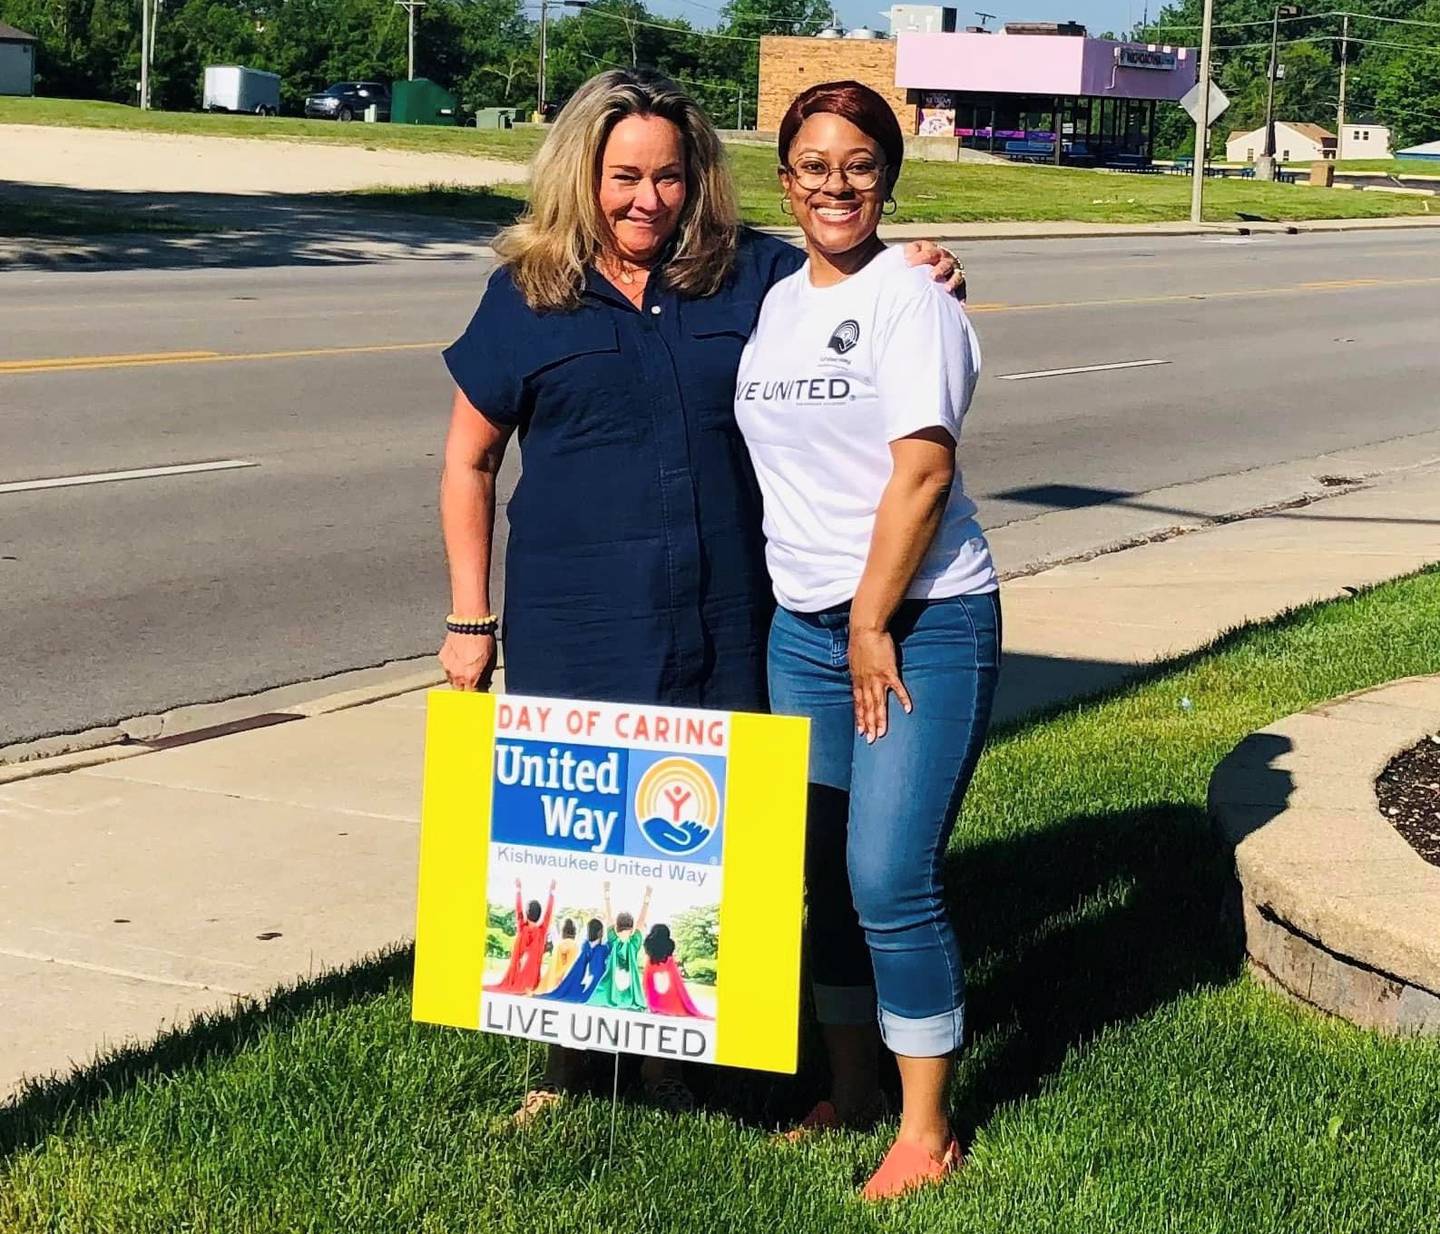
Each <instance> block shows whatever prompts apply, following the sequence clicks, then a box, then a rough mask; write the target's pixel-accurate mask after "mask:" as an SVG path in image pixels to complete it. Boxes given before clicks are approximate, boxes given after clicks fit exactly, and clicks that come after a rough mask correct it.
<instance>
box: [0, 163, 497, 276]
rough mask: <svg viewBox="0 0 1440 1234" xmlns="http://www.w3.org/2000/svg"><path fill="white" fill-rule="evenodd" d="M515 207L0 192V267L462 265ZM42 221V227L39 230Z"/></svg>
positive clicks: (426, 195)
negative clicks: (398, 261)
mask: <svg viewBox="0 0 1440 1234" xmlns="http://www.w3.org/2000/svg"><path fill="white" fill-rule="evenodd" d="M521 205H522V203H521V202H520V200H519V199H518V198H516V197H513V196H509V195H507V194H505V193H504V192H500V191H491V190H488V189H484V188H475V189H457V188H446V187H437V188H434V189H424V190H416V191H414V192H410V191H406V190H386V191H374V192H358V193H312V194H306V195H284V194H267V193H256V194H250V195H244V194H225V193H160V192H138V191H136V192H129V191H121V190H87V189H70V188H58V187H54V186H49V185H32V184H20V183H12V182H6V183H3V184H0V250H5V249H9V250H10V253H11V255H10V256H8V257H7V256H4V255H3V254H0V268H7V267H9V266H13V267H21V268H31V269H64V270H87V269H91V270H102V269H115V268H127V267H143V268H145V269H153V270H169V269H184V268H190V267H197V266H203V267H216V266H218V267H227V268H247V269H248V268H257V267H269V266H337V265H363V264H368V263H372V262H377V261H386V260H393V259H395V258H406V259H410V260H416V259H418V260H429V261H457V260H468V259H472V258H473V257H474V256H475V255H476V253H477V251H478V250H479V248H480V246H482V245H484V244H486V243H488V241H489V240H490V239H492V238H493V236H494V234H495V232H496V231H497V230H498V229H499V227H500V226H501V225H503V224H505V223H508V222H510V221H512V219H513V218H514V217H515V215H516V214H517V213H518V212H519V210H520V208H521ZM41 220H44V221H43V222H42V221H41Z"/></svg>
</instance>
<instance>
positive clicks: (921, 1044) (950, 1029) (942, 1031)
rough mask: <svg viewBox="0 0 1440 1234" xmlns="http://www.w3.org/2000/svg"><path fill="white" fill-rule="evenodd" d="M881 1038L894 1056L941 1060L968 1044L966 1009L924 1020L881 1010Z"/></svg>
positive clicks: (942, 1013) (927, 1017)
mask: <svg viewBox="0 0 1440 1234" xmlns="http://www.w3.org/2000/svg"><path fill="white" fill-rule="evenodd" d="M880 1036H881V1037H882V1038H883V1039H884V1041H885V1047H886V1049H888V1050H889V1051H890V1052H891V1053H892V1054H901V1055H904V1056H905V1057H906V1058H940V1057H942V1056H943V1055H946V1054H953V1053H955V1052H956V1051H957V1050H959V1049H960V1047H961V1046H962V1045H964V1044H965V1008H964V1007H963V1006H960V1007H956V1008H955V1010H954V1011H942V1012H941V1013H940V1014H939V1015H932V1016H926V1017H925V1018H924V1019H921V1020H911V1019H907V1018H906V1017H905V1016H899V1015H896V1014H895V1013H894V1012H893V1011H886V1010H885V1009H884V1008H883V1007H882V1008H880Z"/></svg>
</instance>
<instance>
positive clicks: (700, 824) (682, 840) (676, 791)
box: [635, 757, 720, 857]
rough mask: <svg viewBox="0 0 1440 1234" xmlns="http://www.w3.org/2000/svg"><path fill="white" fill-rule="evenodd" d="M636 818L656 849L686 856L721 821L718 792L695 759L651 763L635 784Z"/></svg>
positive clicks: (650, 843) (647, 839)
mask: <svg viewBox="0 0 1440 1234" xmlns="http://www.w3.org/2000/svg"><path fill="white" fill-rule="evenodd" d="M635 819H636V822H637V825H638V827H639V830H640V834H641V835H642V836H644V837H645V842H646V843H647V844H649V845H650V847H651V848H653V849H655V850H656V852H660V853H664V854H666V855H667V856H670V857H686V856H689V855H690V854H691V853H695V852H698V851H699V850H700V849H702V848H704V847H705V845H706V844H708V843H709V842H710V838H711V836H713V835H714V834H715V828H716V826H717V825H718V824H719V822H720V792H719V790H718V789H717V788H716V787H715V780H714V778H713V777H712V776H711V775H710V773H709V772H708V771H706V770H705V768H704V767H702V766H701V765H700V764H699V763H697V762H696V761H695V760H694V759H689V758H679V757H670V758H662V759H660V760H659V761H658V762H655V763H652V764H651V765H650V767H649V768H647V769H646V771H645V774H644V775H642V776H641V777H640V782H639V783H638V784H637V785H636V786H635Z"/></svg>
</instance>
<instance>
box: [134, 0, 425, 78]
mask: <svg viewBox="0 0 1440 1234" xmlns="http://www.w3.org/2000/svg"><path fill="white" fill-rule="evenodd" d="M156 2H157V3H158V2H159V0H156ZM426 2H427V0H395V3H396V4H397V5H399V6H400V7H401V8H402V9H404V10H405V12H406V13H407V14H408V16H409V19H410V58H409V65H410V67H409V69H408V71H407V72H408V78H409V80H410V81H414V80H415V10H416V9H423V8H424V7H425V5H426Z"/></svg>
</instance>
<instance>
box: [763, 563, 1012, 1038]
mask: <svg viewBox="0 0 1440 1234" xmlns="http://www.w3.org/2000/svg"><path fill="white" fill-rule="evenodd" d="M890 632H891V635H892V636H893V637H894V639H895V647H896V652H897V657H898V660H899V667H900V678H901V680H902V681H904V683H905V688H906V689H907V690H908V691H909V693H910V698H911V701H912V703H913V704H914V710H913V711H912V712H911V713H910V714H909V715H906V714H905V711H904V709H903V708H902V707H901V706H900V704H899V703H898V702H896V701H895V698H894V696H893V695H892V696H891V698H890V704H889V709H888V712H889V714H888V720H887V722H888V725H889V728H888V731H887V732H886V734H885V736H883V737H881V738H880V739H879V740H878V741H876V742H875V743H874V744H873V745H870V744H867V742H866V741H865V738H864V737H862V736H858V735H857V734H856V732H855V709H854V704H853V702H852V700H851V694H850V670H849V666H848V663H847V653H848V650H849V641H850V637H849V636H850V612H849V605H848V604H847V605H842V606H840V607H838V608H833V609H827V610H826V611H824V612H821V613H792V612H789V611H787V610H786V609H783V608H782V609H780V610H778V611H777V612H776V614H775V620H774V622H773V624H772V625H771V627H770V667H769V674H770V706H771V708H772V710H774V711H776V712H781V713H787V714H790V715H803V716H808V717H809V718H810V802H809V820H808V825H807V836H806V858H805V879H806V885H807V900H808V933H809V947H810V970H811V977H812V981H813V984H814V991H815V1010H816V1014H817V1016H818V1017H819V1019H820V1022H821V1023H822V1024H865V1023H869V1022H870V1021H871V1020H872V1019H873V1018H874V1017H875V1016H876V1008H877V1003H878V1010H879V1021H880V1032H881V1035H882V1036H883V1037H884V1039H885V1044H886V1045H887V1046H888V1047H889V1048H890V1049H891V1050H893V1051H894V1052H895V1053H896V1054H902V1055H906V1056H908V1057H912V1058H936V1057H939V1056H941V1055H944V1054H949V1053H951V1052H953V1051H955V1050H958V1049H959V1048H960V1046H961V1044H962V1043H963V1041H964V1035H965V970H964V967H963V966H962V964H961V962H960V948H959V945H958V943H957V942H956V940H955V931H954V929H953V928H952V926H951V924H950V919H949V915H948V914H947V913H946V911H945V900H944V895H943V888H942V886H941V863H942V861H943V859H944V855H945V849H946V847H947V845H948V843H949V840H950V833H951V831H952V830H953V828H954V826H955V816H956V814H957V813H958V812H959V809H960V803H961V801H962V800H963V798H964V796H965V790H966V788H968V787H969V784H970V777H971V775H972V773H973V772H974V770H975V764H976V762H977V760H978V759H979V757H980V749H981V747H982V746H983V745H984V743H985V730H986V728H987V727H988V725H989V722H990V705H991V702H992V700H993V698H994V695H995V682H996V679H997V677H998V676H999V669H1000V595H999V592H988V593H984V594H980V595H965V596H955V597H953V598H950V599H944V600H906V601H905V602H904V603H903V604H901V606H900V608H899V610H898V611H897V612H896V614H895V617H894V619H893V620H892V621H891V622H890Z"/></svg>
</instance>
